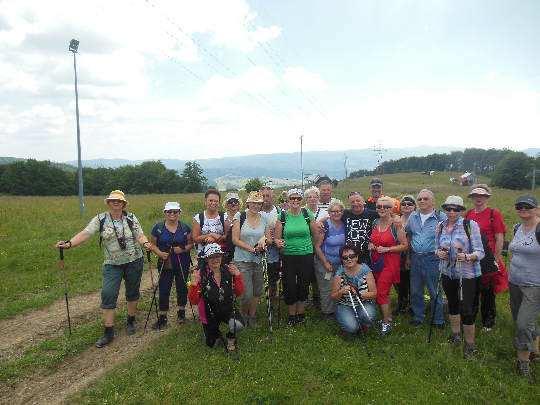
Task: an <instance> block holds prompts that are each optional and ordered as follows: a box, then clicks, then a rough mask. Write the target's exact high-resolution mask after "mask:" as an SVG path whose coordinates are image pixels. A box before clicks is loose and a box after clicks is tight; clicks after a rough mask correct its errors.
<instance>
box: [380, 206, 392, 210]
mask: <svg viewBox="0 0 540 405" xmlns="http://www.w3.org/2000/svg"><path fill="white" fill-rule="evenodd" d="M376 208H377V209H378V210H389V209H390V208H393V207H392V206H391V205H377V206H376Z"/></svg>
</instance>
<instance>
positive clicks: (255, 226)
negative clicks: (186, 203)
mask: <svg viewBox="0 0 540 405" xmlns="http://www.w3.org/2000/svg"><path fill="white" fill-rule="evenodd" d="M262 204H263V197H262V195H261V193H259V192H258V191H252V192H250V193H249V196H248V198H247V199H246V206H247V210H246V211H244V212H241V213H240V212H239V213H237V214H236V216H235V217H234V223H233V228H232V241H233V243H234V245H235V246H236V248H235V250H234V258H233V260H234V264H235V265H236V267H238V270H240V273H242V278H243V279H244V287H245V290H244V295H243V296H242V305H241V307H240V311H241V313H242V316H243V317H244V319H245V321H246V326H251V327H257V304H258V303H259V298H260V297H261V295H262V292H263V284H264V275H263V272H262V268H261V255H260V253H261V252H262V251H263V250H265V249H266V237H267V236H268V238H269V239H270V237H271V235H270V228H269V226H268V224H267V222H266V219H265V217H263V216H262V215H261V214H260V212H259V211H261V209H262Z"/></svg>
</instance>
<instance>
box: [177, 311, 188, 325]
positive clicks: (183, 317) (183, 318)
mask: <svg viewBox="0 0 540 405" xmlns="http://www.w3.org/2000/svg"><path fill="white" fill-rule="evenodd" d="M176 321H177V322H178V323H180V324H182V323H184V322H185V321H186V310H185V309H179V310H178V314H177V318H176Z"/></svg>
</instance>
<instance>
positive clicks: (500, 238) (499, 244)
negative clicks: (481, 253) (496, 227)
mask: <svg viewBox="0 0 540 405" xmlns="http://www.w3.org/2000/svg"><path fill="white" fill-rule="evenodd" d="M503 244H504V233H496V234H495V252H493V254H494V255H495V257H496V258H497V259H501V254H502V249H503Z"/></svg>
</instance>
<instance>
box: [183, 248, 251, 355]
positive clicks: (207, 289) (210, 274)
mask: <svg viewBox="0 0 540 405" xmlns="http://www.w3.org/2000/svg"><path fill="white" fill-rule="evenodd" d="M203 254H204V259H205V263H206V266H205V267H204V268H203V269H202V270H196V271H195V272H194V282H193V284H191V285H190V287H189V293H188V297H189V301H190V302H191V303H192V304H193V305H198V309H199V318H200V320H201V323H202V326H203V331H204V336H205V337H206V344H207V345H208V346H209V347H214V346H215V344H216V341H218V339H219V340H220V341H222V342H223V343H224V345H225V348H226V349H227V351H234V350H236V332H238V331H239V330H240V329H242V327H243V325H242V323H241V322H240V321H239V320H237V319H235V314H234V309H235V308H234V300H235V296H236V297H238V296H240V295H242V293H243V292H244V282H243V279H242V274H241V273H240V272H239V271H238V269H237V268H236V266H234V265H233V264H229V265H222V259H223V256H224V254H225V253H224V252H223V251H222V250H221V247H220V246H219V245H218V244H217V243H210V244H208V245H206V246H205V247H204V251H203ZM221 323H226V324H228V327H229V331H228V332H227V335H226V336H227V342H225V341H224V339H223V335H222V334H221V331H220V330H219V326H220V324H221Z"/></svg>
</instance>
